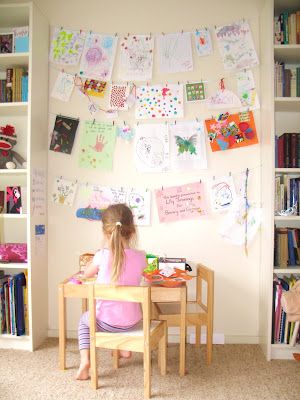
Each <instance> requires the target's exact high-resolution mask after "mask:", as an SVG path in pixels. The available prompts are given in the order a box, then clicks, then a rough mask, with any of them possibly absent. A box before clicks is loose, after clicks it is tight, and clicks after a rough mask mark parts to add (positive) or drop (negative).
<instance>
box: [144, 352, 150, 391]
mask: <svg viewBox="0 0 300 400" xmlns="http://www.w3.org/2000/svg"><path fill="white" fill-rule="evenodd" d="M144 397H145V398H147V399H150V397H151V352H150V348H149V345H146V346H145V349H144Z"/></svg>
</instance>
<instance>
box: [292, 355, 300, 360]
mask: <svg viewBox="0 0 300 400" xmlns="http://www.w3.org/2000/svg"><path fill="white" fill-rule="evenodd" d="M293 356H294V359H295V360H296V361H300V353H293Z"/></svg>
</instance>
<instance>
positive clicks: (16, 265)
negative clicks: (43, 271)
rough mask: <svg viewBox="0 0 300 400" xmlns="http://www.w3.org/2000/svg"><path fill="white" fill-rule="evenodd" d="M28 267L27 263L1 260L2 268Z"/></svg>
mask: <svg viewBox="0 0 300 400" xmlns="http://www.w3.org/2000/svg"><path fill="white" fill-rule="evenodd" d="M3 268H5V269H23V270H25V269H28V264H27V263H1V262H0V269H3Z"/></svg>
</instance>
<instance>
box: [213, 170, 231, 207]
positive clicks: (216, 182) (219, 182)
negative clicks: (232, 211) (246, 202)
mask: <svg viewBox="0 0 300 400" xmlns="http://www.w3.org/2000/svg"><path fill="white" fill-rule="evenodd" d="M235 198H236V191H235V187H234V182H233V178H232V177H231V176H222V177H217V178H214V179H213V180H212V181H211V183H210V200H211V207H212V210H213V211H222V210H228V209H229V208H230V207H231V206H232V204H233V202H234V200H235Z"/></svg>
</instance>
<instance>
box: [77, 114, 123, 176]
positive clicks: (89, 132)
mask: <svg viewBox="0 0 300 400" xmlns="http://www.w3.org/2000/svg"><path fill="white" fill-rule="evenodd" d="M115 140H116V127H115V126H114V124H113V123H111V122H96V121H85V123H84V128H83V132H82V136H81V145H80V155H79V166H80V167H83V168H95V169H101V170H106V171H111V170H112V166H113V153H114V148H115Z"/></svg>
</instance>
